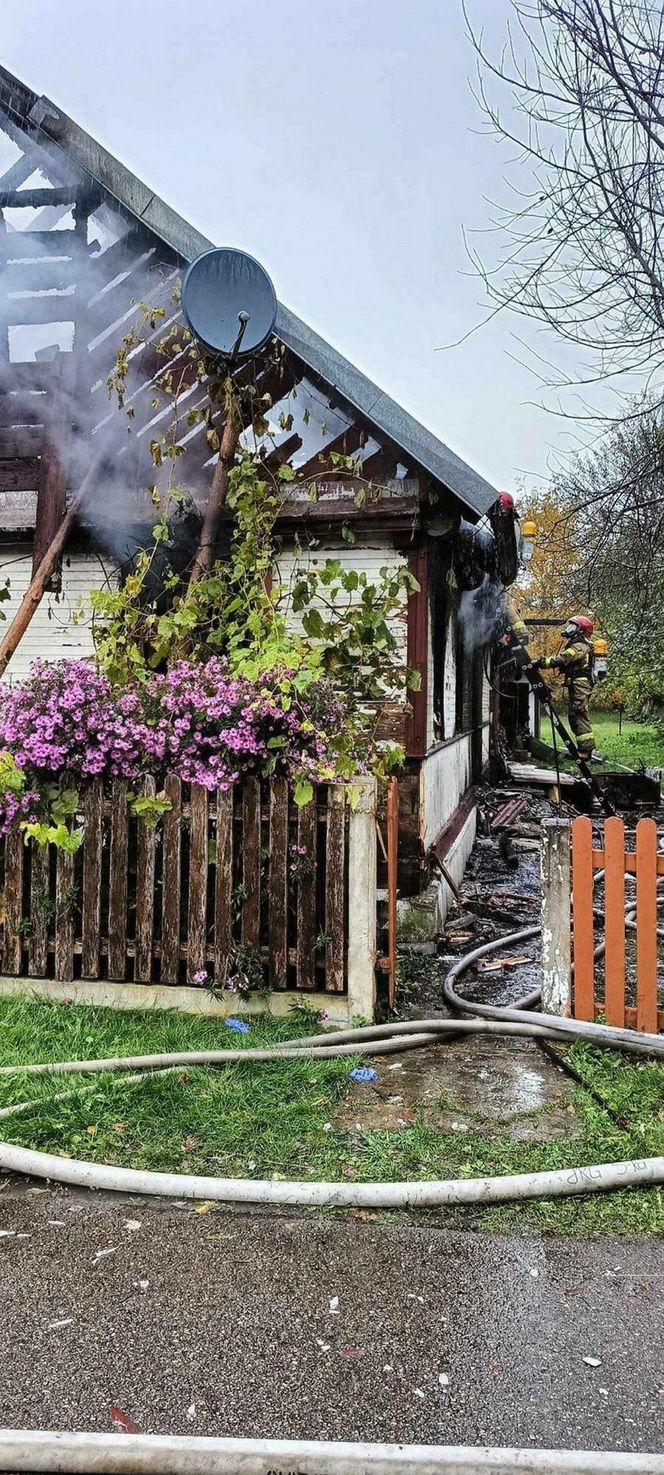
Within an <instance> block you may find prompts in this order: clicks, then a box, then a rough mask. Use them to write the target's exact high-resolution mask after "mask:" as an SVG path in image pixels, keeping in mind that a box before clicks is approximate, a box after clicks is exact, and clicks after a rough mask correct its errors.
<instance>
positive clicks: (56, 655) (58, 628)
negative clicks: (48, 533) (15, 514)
mask: <svg viewBox="0 0 664 1475" xmlns="http://www.w3.org/2000/svg"><path fill="white" fill-rule="evenodd" d="M31 574H32V544H29V543H26V544H5V545H4V546H2V545H0V580H3V579H5V578H9V579H10V588H11V599H10V600H7V602H6V603H5V604H3V605H2V612H3V614H4V615H5V617H6V620H7V623H8V622H9V621H10V620H11V619H12V618H13V616H14V614H15V613H16V610H17V609H18V606H19V604H20V602H21V599H22V598H23V595H24V594H25V591H26V589H27V587H28V584H29V583H30V578H31ZM109 579H110V580H112V581H115V571H114V567H113V565H112V564H111V563H110V562H108V563H106V564H104V563H102V560H101V559H100V558H99V557H97V556H94V555H92V554H89V553H84V552H77V551H76V550H75V549H74V550H72V551H71V552H70V553H69V554H67V555H66V557H65V559H64V563H63V569H62V592H61V594H60V595H58V596H57V597H56V595H54V594H45V595H44V598H43V600H42V602H41V604H40V605H39V608H38V609H37V611H36V613H35V615H34V618H33V619H32V621H31V623H30V625H29V626H28V629H27V630H26V632H25V635H24V636H23V639H22V641H21V643H20V645H19V647H18V649H17V651H16V653H15V655H14V656H13V657H12V660H11V661H10V664H9V666H8V668H7V671H6V673H5V676H4V678H3V679H4V680H5V681H22V680H23V679H24V678H25V677H26V676H27V675H28V673H29V670H30V665H31V663H32V662H33V661H36V660H38V659H41V660H47V661H57V660H62V659H64V658H68V659H70V660H82V659H84V658H85V657H88V656H91V655H92V652H93V645H92V629H91V611H90V603H89V596H90V590H91V589H101V588H103V587H104V586H105V584H106V583H107V581H108V580H109ZM81 600H82V601H83V609H84V610H85V617H84V618H83V619H82V620H81V621H80V622H79V621H78V620H75V619H74V618H73V617H74V615H75V614H77V613H78V610H79V605H80V601H81ZM5 628H6V627H5Z"/></svg>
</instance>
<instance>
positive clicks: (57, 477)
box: [32, 441, 67, 592]
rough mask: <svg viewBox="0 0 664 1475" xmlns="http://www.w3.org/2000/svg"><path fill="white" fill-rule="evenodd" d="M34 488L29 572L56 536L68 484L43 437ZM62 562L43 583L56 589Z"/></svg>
mask: <svg viewBox="0 0 664 1475" xmlns="http://www.w3.org/2000/svg"><path fill="white" fill-rule="evenodd" d="M39 471H40V474H39V485H38V488H37V516H36V523H35V541H34V546H33V551H32V575H33V578H34V576H35V574H36V573H37V571H38V569H39V567H40V565H41V564H42V563H43V561H44V559H45V557H46V555H47V553H48V550H49V548H50V547H51V544H52V543H53V540H54V538H55V537H56V536H57V533H58V531H59V528H60V525H61V523H62V520H63V518H64V516H65V511H66V500H67V488H66V483H65V476H64V471H63V467H62V462H61V461H60V458H59V456H58V455H57V452H56V451H55V448H54V447H53V446H52V445H51V444H50V442H48V441H45V443H44V446H43V450H42V456H41V461H40V468H39ZM60 575H61V565H60V562H59V561H58V562H56V563H55V564H54V567H53V570H52V572H51V575H50V578H49V580H48V583H47V585H46V587H47V588H48V589H51V590H55V591H56V592H57V591H58V590H59V588H60Z"/></svg>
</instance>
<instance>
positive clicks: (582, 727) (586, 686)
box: [534, 615, 600, 761]
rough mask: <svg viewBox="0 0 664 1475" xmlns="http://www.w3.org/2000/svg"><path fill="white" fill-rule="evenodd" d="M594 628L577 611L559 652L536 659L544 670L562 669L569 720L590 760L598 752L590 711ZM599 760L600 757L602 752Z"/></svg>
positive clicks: (585, 756) (582, 753)
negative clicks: (566, 692) (596, 750)
mask: <svg viewBox="0 0 664 1475" xmlns="http://www.w3.org/2000/svg"><path fill="white" fill-rule="evenodd" d="M594 628H595V626H594V624H593V622H592V620H589V619H588V618H587V616H586V615H575V616H574V619H572V620H569V621H568V623H567V624H566V626H565V629H564V630H563V643H562V645H561V648H560V650H559V651H558V654H557V655H555V656H546V657H545V658H544V660H543V661H537V662H536V663H534V664H536V665H537V667H538V668H539V669H540V670H544V671H562V673H563V679H564V681H565V685H566V687H567V691H568V699H569V724H570V727H571V729H572V732H573V733H574V737H575V740H576V746H577V748H578V750H579V752H580V754H581V756H582V757H583V758H585V759H586V760H588V759H590V758H592V757H593V754H594V752H595V738H594V735H593V728H592V722H591V721H590V716H589V714H588V705H589V702H590V696H591V692H592V689H593V675H594V673H593V657H594V651H593V643H592V638H591V637H592V633H593V630H594ZM597 761H600V760H599V757H598V756H597Z"/></svg>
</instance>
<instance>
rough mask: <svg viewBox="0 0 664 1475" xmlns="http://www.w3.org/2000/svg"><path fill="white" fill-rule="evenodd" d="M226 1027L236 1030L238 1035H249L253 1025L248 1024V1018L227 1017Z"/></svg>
mask: <svg viewBox="0 0 664 1475" xmlns="http://www.w3.org/2000/svg"><path fill="white" fill-rule="evenodd" d="M226 1029H232V1030H235V1033H236V1035H248V1034H249V1030H250V1029H251V1025H250V1024H247V1021H246V1019H227V1020H226Z"/></svg>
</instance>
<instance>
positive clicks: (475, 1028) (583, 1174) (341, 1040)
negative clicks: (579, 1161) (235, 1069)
mask: <svg viewBox="0 0 664 1475" xmlns="http://www.w3.org/2000/svg"><path fill="white" fill-rule="evenodd" d="M538 930H539V929H538V928H535V927H531V928H526V929H524V930H522V931H520V932H518V933H514V934H512V935H511V936H509V937H501V938H498V939H496V940H494V941H493V942H491V943H487V944H485V945H484V946H483V947H481V948H475V949H474V950H473V951H472V952H470V953H466V954H465V956H464V957H463V958H460V959H459V960H458V962H456V963H455V964H454V965H453V967H452V969H451V970H450V972H449V974H448V976H447V979H446V981H445V993H446V997H447V999H448V1002H450V1003H451V1004H452V1005H453V1006H454V1007H455V1008H457V1009H465V1010H470V1009H472V1010H473V1011H474V1012H476V1013H477V1014H478V1015H480V1016H488V1017H480V1018H475V1019H470V1020H469V1019H428V1020H417V1021H412V1022H406V1023H393V1024H385V1025H369V1026H367V1027H364V1028H359V1029H348V1030H338V1031H335V1032H332V1033H325V1034H320V1035H311V1036H309V1037H307V1038H306V1039H300V1040H294V1041H292V1042H287V1043H285V1044H283V1045H277V1046H274V1047H273V1048H271V1049H240V1050H237V1049H235V1050H233V1049H230V1050H196V1051H187V1052H177V1053H175V1054H170V1055H139V1056H127V1057H118V1058H110V1059H104V1060H73V1061H62V1062H58V1063H56V1064H39V1065H29V1066H25V1067H18V1066H3V1067H1V1068H0V1074H2V1075H7V1074H10V1073H16V1072H17V1071H20V1072H21V1073H22V1074H31V1075H36V1074H46V1073H51V1074H54V1075H70V1074H73V1073H80V1072H83V1073H86V1074H92V1075H95V1074H98V1073H100V1072H106V1071H117V1070H125V1071H129V1072H143V1071H147V1072H151V1073H161V1072H165V1071H172V1070H175V1069H178V1068H181V1067H182V1066H191V1065H212V1066H223V1065H224V1064H231V1063H238V1062H242V1063H245V1064H246V1063H248V1062H250V1061H255V1062H256V1063H260V1062H264V1061H269V1060H277V1059H280V1060H283V1059H286V1060H289V1059H301V1058H302V1057H308V1058H315V1059H322V1058H325V1057H337V1056H343V1055H378V1054H388V1053H394V1052H396V1051H398V1052H399V1053H401V1052H402V1051H404V1050H407V1049H416V1048H420V1047H422V1046H425V1045H433V1044H438V1043H440V1042H441V1041H443V1040H444V1039H445V1037H446V1036H455V1035H459V1034H499V1035H529V1036H533V1037H535V1038H543V1037H546V1038H548V1039H553V1040H557V1041H559V1042H560V1041H567V1040H569V1041H570V1042H571V1041H572V1040H574V1039H584V1040H587V1041H588V1042H589V1043H591V1044H594V1045H597V1046H604V1047H607V1048H610V1049H618V1050H622V1051H628V1052H631V1053H634V1054H637V1055H642V1056H650V1057H655V1058H659V1059H664V1038H663V1037H661V1036H659V1035H646V1034H639V1033H637V1032H636V1031H634V1030H620V1029H612V1028H610V1027H609V1026H608V1025H601V1024H592V1023H585V1022H583V1021H580V1020H573V1019H562V1018H558V1016H555V1015H548V1014H536V1013H529V1012H528V1010H527V1009H524V1008H523V1007H522V1008H519V1009H497V1008H491V1007H490V1006H488V1005H475V1004H473V1005H470V1004H469V1003H468V1002H467V1001H466V1000H464V999H462V998H461V997H460V996H459V995H458V994H457V993H456V992H455V989H454V980H455V979H456V978H457V977H458V976H459V974H460V973H462V972H463V971H464V970H465V969H467V968H469V967H470V966H471V964H472V963H474V962H475V961H476V960H477V959H478V958H480V957H482V956H483V955H484V954H486V953H490V952H493V951H495V950H496V949H497V948H499V947H503V946H504V945H505V944H506V943H510V944H511V943H512V942H521V941H525V940H526V939H527V938H531V937H533V936H535V935H536V933H537V931H538ZM534 997H536V996H529V998H528V1000H527V1001H522V1002H526V1003H527V1004H532V1002H534ZM139 1078H140V1079H146V1080H149V1078H150V1077H149V1075H148V1076H145V1077H143V1076H140V1077H139ZM128 1079H131V1080H134V1079H136V1076H135V1075H133V1074H132V1075H131V1076H129V1077H128ZM79 1089H81V1088H79ZM72 1094H77V1093H76V1092H58V1093H55V1097H54V1098H51V1099H62V1098H63V1097H66V1096H69V1095H72ZM39 1105H40V1102H39V1101H29V1102H19V1103H17V1104H15V1105H13V1106H9V1107H4V1108H3V1109H2V1111H1V1112H0V1116H2V1117H6V1118H7V1117H8V1118H10V1119H11V1117H12V1116H15V1115H19V1114H24V1113H26V1112H28V1111H30V1110H34V1109H36V1108H37V1107H38V1106H39ZM0 1168H2V1169H4V1170H5V1171H8V1172H14V1173H25V1174H28V1175H30V1176H33V1177H37V1178H48V1179H51V1180H53V1181H54V1182H58V1183H68V1184H72V1185H76V1186H79V1187H86V1188H95V1189H104V1190H111V1191H115V1192H122V1193H136V1194H144V1195H159V1196H167V1197H177V1198H180V1199H182V1198H191V1199H208V1200H210V1201H218V1202H223V1203H241V1204H262V1205H271V1206H281V1205H287V1206H288V1207H295V1206H306V1207H338V1208H350V1207H353V1208H355V1207H362V1208H383V1209H403V1208H418V1207H420V1208H442V1207H446V1206H458V1205H463V1204H492V1203H503V1202H506V1201H508V1200H513V1199H517V1200H518V1199H533V1198H559V1197H566V1196H568V1195H572V1194H585V1193H600V1192H603V1191H606V1190H607V1189H614V1188H639V1187H646V1186H652V1185H653V1184H657V1183H663V1182H664V1157H652V1158H641V1159H633V1160H629V1161H625V1162H619V1163H597V1164H593V1165H590V1166H580V1167H572V1168H561V1169H557V1170H554V1171H551V1172H542V1173H516V1174H509V1175H502V1176H500V1177H495V1178H489V1177H484V1178H461V1179H449V1180H440V1181H434V1182H415V1183H347V1182H343V1183H323V1182H280V1181H274V1180H272V1179H253V1178H252V1179H242V1178H207V1177H204V1176H198V1175H194V1174H181V1173H156V1172H151V1171H149V1170H141V1171H138V1170H136V1169H134V1168H121V1167H116V1166H114V1165H108V1164H105V1163H92V1162H85V1161H83V1160H81V1159H78V1158H64V1157H59V1156H57V1155H56V1154H53V1153H45V1152H35V1151H32V1150H31V1149H30V1148H25V1147H18V1146H16V1145H14V1144H12V1143H9V1142H1V1143H0Z"/></svg>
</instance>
